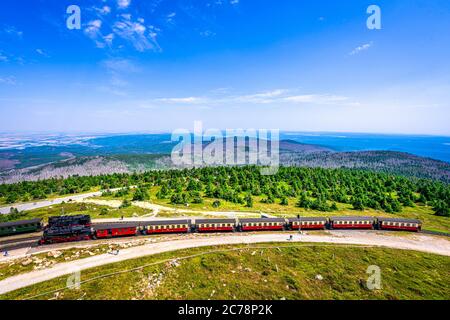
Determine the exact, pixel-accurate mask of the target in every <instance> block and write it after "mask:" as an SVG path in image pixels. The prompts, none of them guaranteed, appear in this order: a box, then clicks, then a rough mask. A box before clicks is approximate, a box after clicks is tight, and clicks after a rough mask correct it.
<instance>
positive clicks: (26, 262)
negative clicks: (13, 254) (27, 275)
mask: <svg viewBox="0 0 450 320" xmlns="http://www.w3.org/2000/svg"><path fill="white" fill-rule="evenodd" d="M31 263H33V260H31V259H27V260H25V261H22V265H23V266H24V267H25V266H27V265H29V264H31Z"/></svg>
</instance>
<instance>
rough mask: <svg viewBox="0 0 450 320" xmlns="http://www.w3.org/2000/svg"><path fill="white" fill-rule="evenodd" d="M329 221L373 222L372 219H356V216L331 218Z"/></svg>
mask: <svg viewBox="0 0 450 320" xmlns="http://www.w3.org/2000/svg"><path fill="white" fill-rule="evenodd" d="M330 220H331V221H335V220H337V221H362V220H369V221H374V220H375V218H374V217H358V216H352V217H331V218H330Z"/></svg>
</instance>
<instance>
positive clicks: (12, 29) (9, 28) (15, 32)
mask: <svg viewBox="0 0 450 320" xmlns="http://www.w3.org/2000/svg"><path fill="white" fill-rule="evenodd" d="M3 31H4V32H5V33H7V34H9V35H12V36H15V37H18V38H22V36H23V32H22V31H19V30H17V28H16V27H13V26H6V27H5V29H3Z"/></svg>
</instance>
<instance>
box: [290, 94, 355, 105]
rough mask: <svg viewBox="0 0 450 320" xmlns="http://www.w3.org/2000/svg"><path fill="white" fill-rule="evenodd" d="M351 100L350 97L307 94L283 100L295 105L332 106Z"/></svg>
mask: <svg viewBox="0 0 450 320" xmlns="http://www.w3.org/2000/svg"><path fill="white" fill-rule="evenodd" d="M347 100H349V98H348V97H343V96H337V95H330V94H307V95H298V96H290V97H285V98H283V101H286V102H293V103H313V104H330V103H339V102H344V101H347Z"/></svg>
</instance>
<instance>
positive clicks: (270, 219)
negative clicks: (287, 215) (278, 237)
mask: <svg viewBox="0 0 450 320" xmlns="http://www.w3.org/2000/svg"><path fill="white" fill-rule="evenodd" d="M239 222H241V223H253V222H286V220H285V219H284V218H248V219H239Z"/></svg>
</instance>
